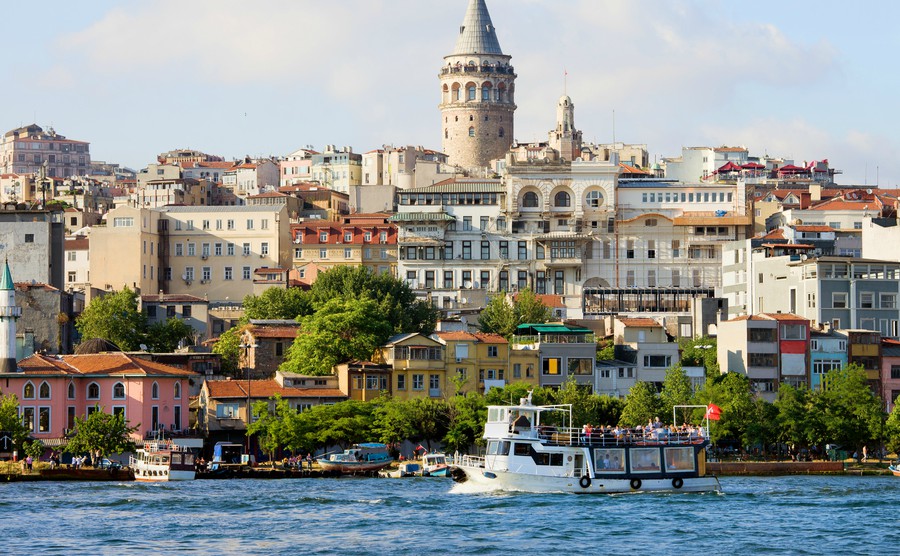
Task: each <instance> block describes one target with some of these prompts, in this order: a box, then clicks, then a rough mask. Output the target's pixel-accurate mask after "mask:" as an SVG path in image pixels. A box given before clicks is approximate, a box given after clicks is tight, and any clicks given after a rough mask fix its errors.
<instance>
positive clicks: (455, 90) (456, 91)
mask: <svg viewBox="0 0 900 556" xmlns="http://www.w3.org/2000/svg"><path fill="white" fill-rule="evenodd" d="M459 91H460V87H459V83H454V84H453V92H452V93H451V94H450V98H451V99H452V100H453V101H455V102H459V100H460V99H459Z"/></svg>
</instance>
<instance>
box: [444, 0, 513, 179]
mask: <svg viewBox="0 0 900 556" xmlns="http://www.w3.org/2000/svg"><path fill="white" fill-rule="evenodd" d="M509 60H510V56H507V55H505V54H503V51H502V50H501V49H500V42H499V41H498V40H497V31H496V29H494V24H493V23H491V15H490V14H489V13H488V9H487V5H485V2H484V0H469V7H468V8H467V9H466V16H465V18H464V19H463V23H462V25H461V26H460V28H459V36H458V37H457V38H456V47H455V48H454V49H453V53H452V54H450V55H448V56H444V66H443V67H442V68H441V74H440V80H441V104H440V109H441V129H442V131H443V134H444V138H443V140H442V142H441V146H442V149H443V151H444V153H445V154H446V155H447V156H448V158H449V162H450V164H453V165H456V166H460V167H462V168H464V169H474V168H484V167H485V166H487V165H488V163H489V162H490V161H491V160H494V159H496V158H503V157H504V156H505V155H506V152H507V151H508V150H509V147H510V145H511V144H512V142H513V137H514V136H513V129H514V128H513V117H514V114H515V111H516V104H515V80H516V74H515V72H514V71H513V67H512V66H511V65H510V64H509Z"/></svg>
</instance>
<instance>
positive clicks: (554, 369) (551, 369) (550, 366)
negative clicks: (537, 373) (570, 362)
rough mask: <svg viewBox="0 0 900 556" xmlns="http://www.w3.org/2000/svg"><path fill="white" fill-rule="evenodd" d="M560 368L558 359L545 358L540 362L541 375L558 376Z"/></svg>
mask: <svg viewBox="0 0 900 556" xmlns="http://www.w3.org/2000/svg"><path fill="white" fill-rule="evenodd" d="M560 367H562V362H561V359H560V358H559V357H545V358H544V360H543V361H542V362H541V373H542V374H545V375H558V374H560Z"/></svg>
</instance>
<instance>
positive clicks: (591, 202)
mask: <svg viewBox="0 0 900 556" xmlns="http://www.w3.org/2000/svg"><path fill="white" fill-rule="evenodd" d="M586 199H587V204H588V206H589V207H591V208H600V206H601V205H602V204H603V193H601V192H600V191H598V190H596V189H592V190H591V191H588V194H587V198H586Z"/></svg>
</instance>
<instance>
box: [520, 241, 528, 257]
mask: <svg viewBox="0 0 900 556" xmlns="http://www.w3.org/2000/svg"><path fill="white" fill-rule="evenodd" d="M518 250H519V260H520V261H525V260H528V242H526V241H520V242H519V244H518Z"/></svg>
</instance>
